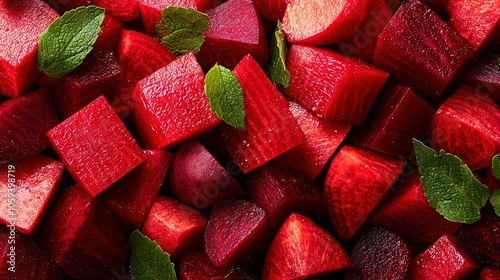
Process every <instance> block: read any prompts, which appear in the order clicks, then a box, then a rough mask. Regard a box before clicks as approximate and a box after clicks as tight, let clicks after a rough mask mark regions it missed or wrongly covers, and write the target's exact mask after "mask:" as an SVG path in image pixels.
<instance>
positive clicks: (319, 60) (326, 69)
mask: <svg viewBox="0 0 500 280" xmlns="http://www.w3.org/2000/svg"><path fill="white" fill-rule="evenodd" d="M286 66H287V68H288V70H289V71H290V76H291V82H290V86H289V87H287V88H286V90H285V93H286V95H288V96H290V97H291V98H293V99H295V100H297V101H298V102H299V103H300V104H302V105H303V106H304V107H306V108H307V109H309V110H311V111H313V112H314V113H316V114H317V115H319V116H321V117H323V118H325V119H328V120H332V121H335V122H342V123H345V124H362V123H363V122H364V121H365V118H366V116H367V114H368V111H369V110H370V108H371V106H372V105H373V102H374V101H375V98H376V97H377V95H378V93H379V91H380V90H381V89H382V87H383V85H384V83H385V81H386V79H387V77H388V74H387V73H385V72H384V71H381V70H379V69H377V68H375V67H373V66H371V65H368V64H366V63H364V62H362V61H360V60H355V59H349V58H346V57H344V56H342V55H341V54H339V53H337V52H334V51H330V50H326V49H321V48H317V47H311V46H304V45H292V47H291V48H290V52H289V54H288V58H287V60H286Z"/></svg>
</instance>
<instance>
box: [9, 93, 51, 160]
mask: <svg viewBox="0 0 500 280" xmlns="http://www.w3.org/2000/svg"><path fill="white" fill-rule="evenodd" d="M58 123H59V121H58V119H57V114H56V110H55V109H54V106H52V101H51V100H50V96H49V95H48V94H47V91H46V90H43V89H41V90H37V91H35V92H33V93H30V94H27V95H25V96H21V97H18V98H15V99H11V100H7V101H5V102H3V103H0V164H4V163H7V162H14V161H16V160H18V159H21V158H25V157H29V156H33V155H36V154H38V153H39V152H41V151H43V150H45V149H46V148H48V147H50V141H49V139H48V138H47V135H46V133H47V131H49V130H50V129H51V128H53V127H54V126H56V125H57V124H58Z"/></svg>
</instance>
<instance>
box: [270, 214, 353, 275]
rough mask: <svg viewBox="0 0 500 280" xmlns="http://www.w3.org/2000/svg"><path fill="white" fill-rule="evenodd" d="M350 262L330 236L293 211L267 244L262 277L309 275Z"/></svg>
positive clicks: (334, 269)
mask: <svg viewBox="0 0 500 280" xmlns="http://www.w3.org/2000/svg"><path fill="white" fill-rule="evenodd" d="M351 266H352V262H351V260H350V259H349V257H348V256H347V254H346V252H345V251H344V249H343V248H342V246H340V244H339V243H338V242H337V240H335V238H333V236H331V235H330V234H329V233H328V232H326V231H325V230H324V229H322V228H320V227H318V226H317V225H315V224H314V223H313V222H312V221H311V220H309V219H308V218H306V217H304V216H301V215H298V214H295V213H293V214H291V215H290V217H288V219H287V220H286V221H285V223H284V224H283V226H282V227H281V228H280V230H279V232H278V234H277V235H276V237H275V238H274V240H273V242H272V244H271V248H269V251H268V253H267V256H266V260H265V262H264V269H263V271H262V279H263V280H272V279H276V280H284V279H306V278H307V279H309V278H313V277H317V276H321V275H325V274H328V273H332V272H335V271H339V270H343V269H346V268H348V267H351Z"/></svg>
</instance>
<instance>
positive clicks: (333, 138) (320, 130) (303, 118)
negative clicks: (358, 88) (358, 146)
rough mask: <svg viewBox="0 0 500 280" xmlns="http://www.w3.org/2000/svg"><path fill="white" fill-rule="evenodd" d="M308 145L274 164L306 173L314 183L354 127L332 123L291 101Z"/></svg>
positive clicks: (284, 156) (300, 147)
mask: <svg viewBox="0 0 500 280" xmlns="http://www.w3.org/2000/svg"><path fill="white" fill-rule="evenodd" d="M288 108H289V109H290V112H292V115H293V117H294V118H295V119H296V120H297V123H298V124H299V126H300V128H301V129H302V132H304V135H305V137H306V141H305V142H304V143H302V144H300V145H298V146H297V147H295V148H293V149H291V150H290V151H288V152H286V153H284V154H283V155H281V156H279V157H278V158H276V160H275V161H274V163H276V164H277V165H280V166H287V167H290V168H292V169H295V170H297V171H299V172H302V173H304V174H305V175H306V176H307V177H308V178H309V179H311V180H314V179H315V178H316V176H318V174H319V173H320V172H321V170H323V168H324V167H325V166H326V164H327V162H328V161H329V160H330V158H331V157H332V155H333V154H334V153H335V151H336V150H337V148H338V147H339V146H340V144H341V143H342V141H344V139H345V138H346V137H347V134H348V133H349V131H350V129H351V126H350V125H344V124H340V123H331V122H328V121H326V120H324V119H322V118H320V117H318V116H316V115H315V114H314V113H313V112H311V111H309V110H307V109H306V108H304V107H302V105H300V104H299V103H297V102H296V101H294V100H290V102H289V107H288Z"/></svg>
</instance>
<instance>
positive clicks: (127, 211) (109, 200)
mask: <svg viewBox="0 0 500 280" xmlns="http://www.w3.org/2000/svg"><path fill="white" fill-rule="evenodd" d="M145 154H146V160H145V161H144V162H143V163H141V165H139V166H137V167H136V168H135V169H134V170H132V171H131V172H130V173H128V174H127V175H125V177H123V178H122V179H120V181H118V182H116V183H115V184H114V185H113V186H111V187H110V188H109V189H108V190H107V191H106V192H104V193H103V194H102V195H101V196H100V201H101V202H102V204H103V205H104V206H106V208H108V210H109V211H110V212H111V214H112V215H113V217H114V218H115V219H116V221H118V223H120V224H121V225H122V226H123V227H125V228H127V229H131V230H133V229H137V228H140V227H141V226H142V224H143V223H144V220H146V217H147V216H148V213H149V211H150V210H151V207H153V204H154V202H155V199H156V196H157V195H158V191H159V190H160V187H161V185H162V183H163V181H164V180H165V177H166V176H167V171H168V168H169V166H170V163H171V162H172V159H173V158H174V155H173V154H171V153H169V152H164V151H156V150H146V151H145Z"/></svg>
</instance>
